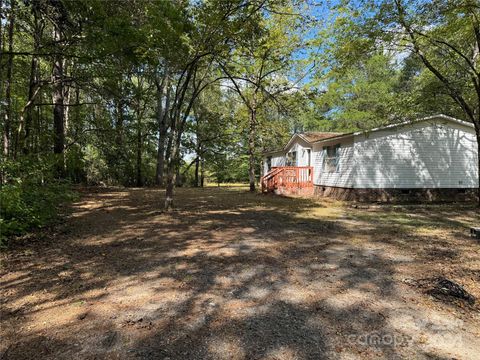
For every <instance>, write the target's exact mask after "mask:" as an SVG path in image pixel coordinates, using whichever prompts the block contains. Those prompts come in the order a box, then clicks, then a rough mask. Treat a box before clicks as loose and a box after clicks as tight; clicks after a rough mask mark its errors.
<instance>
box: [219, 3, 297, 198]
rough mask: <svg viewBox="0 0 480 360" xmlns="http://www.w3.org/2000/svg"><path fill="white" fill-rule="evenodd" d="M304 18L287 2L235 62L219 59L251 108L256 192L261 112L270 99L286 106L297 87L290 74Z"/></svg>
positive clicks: (251, 168) (251, 167)
mask: <svg viewBox="0 0 480 360" xmlns="http://www.w3.org/2000/svg"><path fill="white" fill-rule="evenodd" d="M278 14H288V15H286V16H284V15H278ZM301 21H302V17H301V16H299V15H298V14H295V12H294V8H293V6H292V5H290V4H289V5H283V6H281V7H280V9H278V10H277V11H275V12H273V13H272V14H270V16H269V17H268V18H267V19H264V21H263V22H262V23H261V24H260V25H261V30H260V34H259V35H258V36H255V37H252V38H249V39H247V41H245V42H243V43H242V44H241V46H240V47H237V48H235V49H234V51H233V52H232V53H231V54H229V59H231V61H226V60H223V59H220V61H219V64H220V67H221V69H222V70H223V72H224V73H225V74H226V76H227V77H228V79H229V80H230V82H231V86H230V88H231V89H232V90H234V91H235V92H236V93H237V94H238V96H239V97H240V99H241V101H242V102H243V104H244V106H245V107H246V108H247V109H248V114H249V119H248V123H247V129H248V130H247V133H248V159H249V167H248V173H249V183H250V191H255V182H256V178H255V168H256V156H257V144H256V143H257V141H258V137H257V132H258V128H259V122H258V121H259V118H258V113H259V111H261V109H262V107H263V106H264V105H266V103H267V102H274V103H276V105H277V106H280V107H282V106H283V105H282V103H281V102H280V101H279V97H280V95H281V94H283V93H285V92H286V91H289V90H291V89H292V88H294V87H295V86H296V83H295V82H293V81H290V80H289V79H288V76H289V75H291V74H289V72H290V71H291V68H292V64H293V56H294V54H295V52H296V51H298V50H299V49H300V48H301V47H302V46H304V44H303V41H302V38H301V36H300V35H299V33H298V30H299V28H300V23H301ZM232 60H233V61H232Z"/></svg>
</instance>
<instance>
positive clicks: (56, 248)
mask: <svg viewBox="0 0 480 360" xmlns="http://www.w3.org/2000/svg"><path fill="white" fill-rule="evenodd" d="M161 199H162V194H161V191H159V190H154V189H152V190H140V189H132V190H123V189H117V190H112V189H106V190H102V191H99V192H98V193H96V194H86V195H85V196H84V197H83V199H82V200H81V201H80V202H78V203H77V204H75V205H74V207H73V212H72V216H71V218H70V219H69V220H68V222H67V225H66V229H67V230H68V231H65V232H62V231H60V232H58V233H54V234H52V235H51V236H52V237H51V238H50V239H48V241H45V242H43V243H42V242H38V243H36V244H35V246H34V247H33V248H29V247H27V244H23V245H22V244H20V245H18V246H17V247H16V248H14V249H12V250H11V251H10V253H9V254H7V259H6V268H5V274H8V272H9V271H10V272H11V274H10V275H9V276H6V277H3V276H2V295H3V299H4V300H3V305H4V306H3V313H2V321H4V322H5V324H7V326H10V327H11V328H10V329H9V330H8V331H7V333H6V338H7V339H8V345H7V346H6V348H5V349H4V350H3V356H4V357H6V358H9V359H26V358H33V357H35V356H36V355H41V356H42V357H43V358H55V359H57V358H72V357H76V358H94V357H99V356H100V357H111V358H115V357H119V358H146V359H149V358H151V359H156V358H162V357H164V358H166V357H170V358H218V359H220V358H248V359H252V358H284V359H289V358H305V359H318V358H332V357H335V356H337V355H338V354H348V353H351V354H353V355H355V354H359V353H362V352H365V351H366V352H367V354H368V353H369V352H370V353H371V352H372V351H373V354H377V355H382V356H383V357H388V358H392V357H400V356H401V355H402V354H403V355H404V354H405V353H404V351H405V350H402V348H399V347H396V346H393V345H392V344H385V343H382V344H377V345H376V346H374V347H373V348H372V347H371V346H370V347H368V346H367V347H365V346H362V345H361V344H359V343H358V341H357V342H355V341H356V340H355V339H357V338H356V337H359V336H362V335H365V334H370V333H375V334H380V335H382V336H383V335H385V334H386V335H396V336H407V335H405V334H404V333H403V330H399V329H397V328H394V327H393V326H392V325H391V324H390V323H389V321H387V320H386V316H388V314H389V313H390V312H392V311H393V310H392V308H395V306H396V305H395V302H397V301H398V299H399V297H400V294H399V289H398V285H397V284H396V282H395V276H396V273H397V267H398V266H402V265H403V264H407V263H410V262H412V261H415V260H412V259H410V258H405V259H395V261H392V258H391V257H389V256H387V255H388V254H386V253H385V251H384V249H381V248H378V247H375V242H372V243H370V245H372V246H371V247H369V248H365V247H364V246H363V245H360V244H356V243H355V242H354V241H352V238H351V234H352V229H351V228H348V227H345V225H344V224H343V223H342V222H339V221H335V220H333V219H330V218H328V217H326V218H308V217H302V216H297V215H301V214H302V213H308V212H309V211H310V210H311V209H313V208H318V207H319V206H328V204H322V203H318V202H315V201H313V200H308V199H288V198H280V197H269V196H262V195H257V194H249V193H246V192H244V191H239V190H238V189H201V190H198V189H196V190H192V189H182V190H179V207H178V209H177V210H176V211H174V212H172V213H163V212H162V211H161V210H159V207H160V205H159V204H161ZM356 230H358V229H356ZM369 234H370V235H371V231H370V232H368V230H363V233H362V230H360V231H359V234H356V235H358V236H360V237H362V236H363V237H367V236H369ZM391 245H395V246H397V244H391ZM398 249H399V251H402V250H404V249H405V248H404V247H402V246H400V247H399V248H398ZM452 256H453V255H452ZM388 301H390V302H392V303H393V305H391V306H390V307H389V306H386V305H385V304H384V302H388ZM372 304H375V306H372ZM23 325H31V328H29V327H28V326H23ZM372 349H373V350H372ZM413 349H416V350H415V351H414V350H410V351H414V353H415V354H420V353H421V351H420V350H419V349H418V348H415V347H413Z"/></svg>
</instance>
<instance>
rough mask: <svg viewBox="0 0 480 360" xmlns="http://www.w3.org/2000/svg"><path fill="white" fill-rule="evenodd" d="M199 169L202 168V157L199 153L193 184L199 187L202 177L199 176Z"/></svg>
mask: <svg viewBox="0 0 480 360" xmlns="http://www.w3.org/2000/svg"><path fill="white" fill-rule="evenodd" d="M199 170H200V157H199V155H198V154H197V157H196V159H195V180H194V184H193V186H195V187H198V186H199V185H200V182H199V180H200V178H199Z"/></svg>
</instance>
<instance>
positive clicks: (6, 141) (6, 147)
mask: <svg viewBox="0 0 480 360" xmlns="http://www.w3.org/2000/svg"><path fill="white" fill-rule="evenodd" d="M14 28H15V0H11V2H10V20H9V25H8V51H9V55H8V62H7V78H6V79H5V102H6V105H5V114H4V125H3V155H4V156H5V158H7V157H8V155H9V152H10V132H11V125H12V74H13V54H12V51H13V31H14Z"/></svg>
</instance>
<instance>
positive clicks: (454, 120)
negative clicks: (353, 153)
mask: <svg viewBox="0 0 480 360" xmlns="http://www.w3.org/2000/svg"><path fill="white" fill-rule="evenodd" d="M435 119H442V120H447V121H449V122H452V123H456V124H459V125H463V126H467V127H472V128H473V127H474V125H473V124H472V123H469V122H466V121H463V120H459V119H456V118H454V117H451V116H448V115H444V114H438V115H432V116H427V117H424V118H420V119H416V120H413V121H404V122H401V123H397V124H390V125H386V126H381V127H378V128H374V129H371V130H364V131H355V132H350V133H344V134H338V135H336V136H331V137H329V138H326V139H320V140H316V141H314V143H320V142H322V141H325V140H330V139H337V138H338V139H340V138H344V137H348V136H355V135H361V134H366V133H372V132H376V131H381V130H385V129H394V128H397V127H401V126H404V125H410V124H415V123H419V122H422V121H429V120H435Z"/></svg>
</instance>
